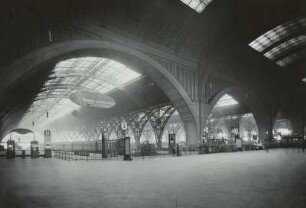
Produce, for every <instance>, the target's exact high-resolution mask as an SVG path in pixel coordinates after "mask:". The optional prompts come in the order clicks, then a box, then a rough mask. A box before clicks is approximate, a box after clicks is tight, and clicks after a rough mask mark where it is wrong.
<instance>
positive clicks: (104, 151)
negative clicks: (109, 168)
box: [101, 130, 107, 158]
mask: <svg viewBox="0 0 306 208" xmlns="http://www.w3.org/2000/svg"><path fill="white" fill-rule="evenodd" d="M105 134H106V132H105V130H102V141H101V154H102V158H107V154H106V135H105Z"/></svg>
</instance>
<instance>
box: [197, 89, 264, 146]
mask: <svg viewBox="0 0 306 208" xmlns="http://www.w3.org/2000/svg"><path fill="white" fill-rule="evenodd" d="M252 100H254V98H252V95H251V94H250V93H248V92H246V91H245V90H243V89H241V88H237V87H234V88H229V89H225V90H223V91H221V92H220V93H219V94H217V95H216V96H215V98H214V99H213V100H212V101H211V103H210V112H209V116H208V118H207V120H206V121H205V122H204V127H203V133H202V145H203V146H206V147H208V148H211V151H235V150H239V149H241V150H242V149H258V148H262V147H263V141H264V138H263V137H262V136H260V130H259V128H260V127H259V126H258V119H257V118H259V120H260V115H261V114H262V112H259V111H258V110H257V109H259V108H258V106H256V103H254V102H253V101H252Z"/></svg>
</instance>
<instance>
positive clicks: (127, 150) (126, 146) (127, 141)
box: [123, 137, 132, 160]
mask: <svg viewBox="0 0 306 208" xmlns="http://www.w3.org/2000/svg"><path fill="white" fill-rule="evenodd" d="M123 160H132V158H131V149H130V137H124V155H123Z"/></svg>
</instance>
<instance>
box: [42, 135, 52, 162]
mask: <svg viewBox="0 0 306 208" xmlns="http://www.w3.org/2000/svg"><path fill="white" fill-rule="evenodd" d="M44 146H45V158H51V156H52V154H51V131H50V130H45V131H44Z"/></svg>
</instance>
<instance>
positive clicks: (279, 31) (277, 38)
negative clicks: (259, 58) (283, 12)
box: [249, 18, 306, 67]
mask: <svg viewBox="0 0 306 208" xmlns="http://www.w3.org/2000/svg"><path fill="white" fill-rule="evenodd" d="M305 29H306V18H301V19H297V20H293V21H288V22H285V23H284V24H282V25H279V26H277V27H275V28H273V29H271V30H269V31H268V32H266V33H264V34H263V35H261V36H259V37H258V38H256V39H255V40H254V41H252V42H251V43H250V44H249V46H250V47H251V48H253V49H254V50H256V51H258V52H259V53H262V54H263V55H264V56H265V57H267V58H268V59H270V60H273V61H274V62H275V63H276V64H278V65H279V66H281V67H285V66H288V65H289V64H291V63H293V62H294V61H295V60H297V59H298V58H299V57H298V55H299V53H297V52H293V53H295V54H292V53H291V51H293V49H296V48H302V47H305V46H306V38H305V35H303V33H304V32H305Z"/></svg>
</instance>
